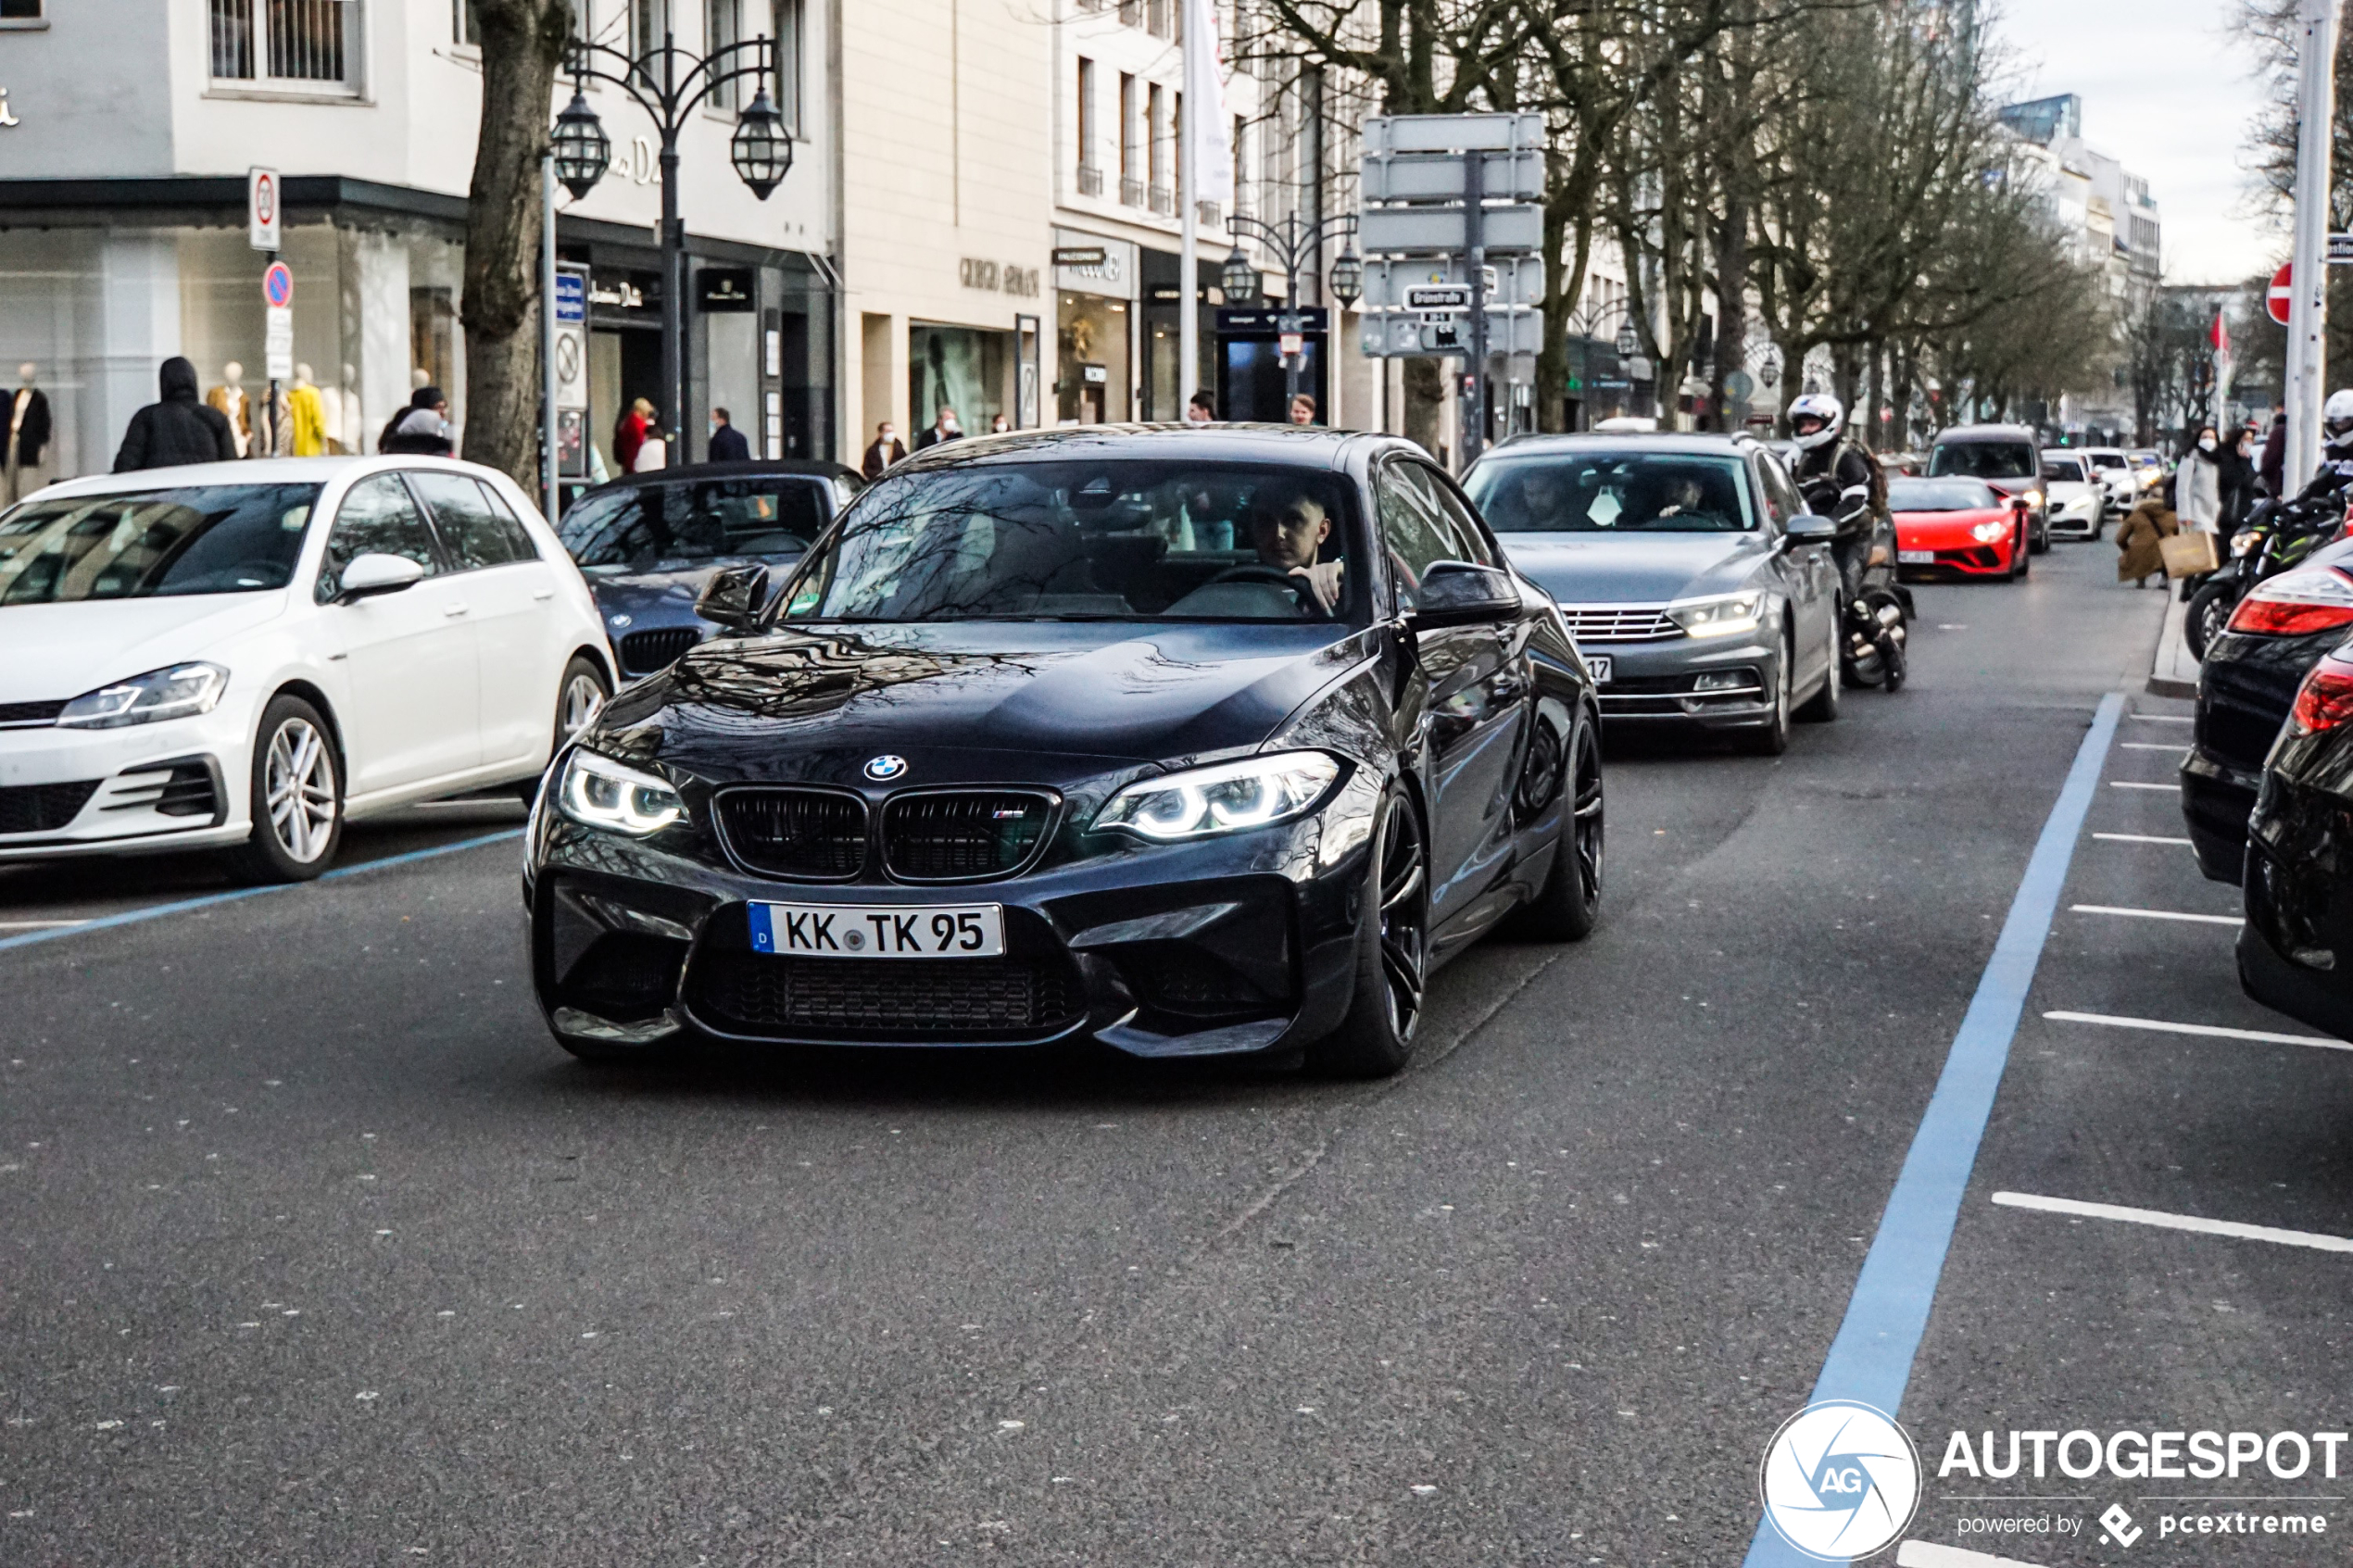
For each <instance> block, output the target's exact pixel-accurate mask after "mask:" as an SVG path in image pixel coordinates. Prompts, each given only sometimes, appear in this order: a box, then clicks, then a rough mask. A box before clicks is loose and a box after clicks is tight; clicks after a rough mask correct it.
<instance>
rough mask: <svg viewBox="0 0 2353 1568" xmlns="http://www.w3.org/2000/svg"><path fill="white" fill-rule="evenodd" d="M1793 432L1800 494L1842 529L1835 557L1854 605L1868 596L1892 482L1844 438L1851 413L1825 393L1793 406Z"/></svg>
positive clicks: (1834, 544) (1833, 549)
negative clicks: (1866, 584) (1867, 576)
mask: <svg viewBox="0 0 2353 1568" xmlns="http://www.w3.org/2000/svg"><path fill="white" fill-rule="evenodd" d="M1789 425H1790V432H1791V433H1792V434H1793V436H1794V437H1795V438H1796V441H1797V470H1796V473H1795V476H1794V477H1795V478H1796V480H1797V488H1798V492H1799V493H1800V494H1801V495H1804V496H1805V497H1806V506H1807V507H1809V508H1812V509H1813V511H1814V512H1815V514H1816V515H1817V516H1820V517H1826V518H1828V519H1830V520H1831V521H1832V522H1834V523H1836V524H1837V525H1838V533H1837V535H1836V537H1835V538H1833V539H1832V540H1831V558H1832V559H1834V560H1836V561H1837V562H1838V575H1839V578H1840V580H1841V581H1842V582H1843V583H1844V584H1845V596H1846V602H1847V603H1848V604H1858V603H1860V602H1861V600H1862V597H1863V574H1864V572H1865V571H1866V570H1868V569H1869V566H1870V564H1871V541H1872V535H1873V534H1874V533H1877V532H1878V527H1879V522H1880V520H1881V519H1882V518H1884V517H1885V516H1886V515H1887V481H1886V480H1885V478H1884V477H1882V476H1881V472H1880V466H1879V463H1878V462H1877V460H1875V459H1874V458H1872V457H1871V455H1870V454H1869V452H1866V451H1864V450H1863V448H1862V447H1861V446H1859V445H1856V443H1855V442H1852V441H1846V440H1842V439H1841V437H1842V436H1843V434H1844V433H1845V429H1846V409H1845V408H1844V406H1843V405H1842V404H1841V403H1840V402H1839V400H1838V399H1837V398H1835V397H1832V396H1831V395H1829V394H1828V393H1824V392H1809V393H1807V394H1806V395H1804V396H1802V397H1800V398H1798V399H1797V400H1796V401H1794V402H1793V403H1792V404H1791V405H1790V406H1789Z"/></svg>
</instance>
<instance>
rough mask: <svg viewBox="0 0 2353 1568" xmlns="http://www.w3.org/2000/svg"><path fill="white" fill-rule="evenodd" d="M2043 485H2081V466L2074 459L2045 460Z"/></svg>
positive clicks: (2080, 463) (2078, 461)
mask: <svg viewBox="0 0 2353 1568" xmlns="http://www.w3.org/2000/svg"><path fill="white" fill-rule="evenodd" d="M2043 483H2045V484H2081V483H2083V465H2082V462H2081V461H2080V460H2078V459H2077V458H2045V459H2044V460H2043Z"/></svg>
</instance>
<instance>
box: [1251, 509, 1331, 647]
mask: <svg viewBox="0 0 2353 1568" xmlns="http://www.w3.org/2000/svg"><path fill="white" fill-rule="evenodd" d="M1331 531H1332V520H1331V514H1330V513H1329V512H1327V511H1326V510H1325V509H1324V504H1323V503H1322V502H1321V501H1318V500H1317V499H1316V498H1315V496H1314V495H1311V494H1309V492H1308V490H1307V488H1306V487H1305V486H1304V485H1300V484H1292V483H1280V482H1277V483H1271V484H1267V485H1265V486H1264V487H1262V488H1261V489H1260V490H1259V493H1258V494H1257V495H1255V496H1253V497H1252V500H1251V504H1250V542H1251V545H1252V547H1253V548H1254V549H1256V550H1257V551H1258V558H1259V560H1260V562H1261V563H1262V564H1264V565H1266V566H1271V567H1274V568H1275V569H1276V570H1277V571H1284V572H1288V573H1289V574H1290V575H1291V576H1293V577H1297V578H1300V579H1301V580H1302V581H1303V582H1304V583H1305V584H1306V588H1305V591H1304V593H1303V594H1302V598H1303V599H1306V600H1309V601H1312V602H1313V603H1314V605H1315V608H1316V609H1317V610H1318V611H1319V612H1320V613H1322V614H1324V615H1330V614H1331V613H1332V612H1333V611H1334V610H1335V609H1337V608H1339V606H1340V568H1341V567H1342V565H1343V564H1344V563H1343V562H1340V561H1336V560H1317V559H1316V556H1317V555H1318V554H1320V553H1321V552H1322V549H1323V546H1324V541H1325V540H1326V539H1327V538H1328V537H1329V536H1330V534H1331Z"/></svg>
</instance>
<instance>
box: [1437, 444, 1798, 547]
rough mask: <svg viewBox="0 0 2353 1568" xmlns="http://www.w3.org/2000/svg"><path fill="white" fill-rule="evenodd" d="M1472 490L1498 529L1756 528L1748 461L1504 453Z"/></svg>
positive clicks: (1485, 466) (1474, 477) (1476, 476)
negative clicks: (1745, 474)
mask: <svg viewBox="0 0 2353 1568" xmlns="http://www.w3.org/2000/svg"><path fill="white" fill-rule="evenodd" d="M1466 489H1467V490H1468V491H1469V494H1470V498H1471V499H1472V501H1474V502H1475V503H1477V504H1478V509H1479V511H1480V513H1481V514H1482V515H1483V516H1485V518H1486V519H1487V521H1488V525H1489V526H1490V527H1491V528H1493V529H1494V530H1495V531H1496V532H1497V533H1746V532H1748V531H1749V530H1750V529H1753V528H1755V526H1756V515H1755V512H1754V511H1753V510H1752V509H1751V507H1750V504H1749V495H1748V486H1747V484H1745V483H1743V481H1742V477H1741V459H1740V458H1736V457H1732V456H1730V455H1726V456H1724V457H1711V456H1708V455H1706V454H1704V453H1692V452H1629V451H1575V452H1548V453H1543V454H1541V455H1539V454H1530V455H1529V456H1527V457H1520V458H1496V459H1493V460H1491V461H1488V462H1483V463H1481V464H1479V465H1478V467H1477V468H1476V469H1474V470H1471V474H1470V478H1469V480H1468V482H1467V483H1466Z"/></svg>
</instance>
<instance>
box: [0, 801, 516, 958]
mask: <svg viewBox="0 0 2353 1568" xmlns="http://www.w3.org/2000/svg"><path fill="white" fill-rule="evenodd" d="M522 834H523V830H522V829H521V828H504V829H501V830H500V831H499V832H497V833H486V834H481V835H479V836H477V837H473V838H461V839H459V840H458V841H457V842H456V843H454V844H436V845H434V846H432V847H429V848H424V849H410V850H408V851H406V852H405V853H402V854H398V855H386V856H384V858H383V859H376V860H362V861H360V862H359V864H358V865H356V866H337V867H336V868H335V869H334V870H333V871H331V872H324V873H323V874H321V876H320V877H319V879H318V880H319V881H321V882H333V881H334V880H336V879H337V878H339V877H346V876H364V875H365V874H367V873H368V872H375V871H382V870H384V868H385V867H387V866H405V865H410V864H413V863H414V862H416V861H418V860H431V859H438V858H439V857H441V856H443V855H455V854H457V853H458V852H459V851H460V850H464V849H479V848H481V847H483V846H484V845H486V844H500V843H504V842H505V841H507V840H508V839H512V838H521V837H522ZM308 885H309V884H308V883H300V882H274V883H271V884H268V885H266V886H261V887H232V888H229V889H227V890H225V891H223V892H220V893H207V894H205V895H203V896H202V897H195V898H175V899H173V900H172V901H171V902H170V903H169V904H150V905H148V906H147V907H146V908H145V909H125V910H123V911H122V912H121V913H120V914H115V915H99V916H97V917H95V918H94V919H91V920H85V921H81V922H76V923H74V924H71V925H59V926H57V927H55V928H53V929H51V930H47V931H28V932H26V933H24V934H23V935H19V936H6V937H0V953H5V952H6V951H7V950H8V949H9V948H11V947H31V946H32V945H33V944H34V943H36V942H56V941H58V940H61V939H62V938H65V937H68V936H87V935H90V934H91V933H92V932H94V931H107V930H111V929H113V928H114V927H116V926H123V925H137V924H139V923H140V922H143V921H151V920H161V919H163V917H164V916H166V915H183V914H187V913H189V912H191V911H192V910H195V909H211V908H212V907H213V906H214V905H216V904H233V903H236V902H237V901H238V900H239V899H242V898H260V897H267V896H268V895H270V894H272V893H291V892H293V891H295V890H296V888H299V887H306V886H308Z"/></svg>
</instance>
